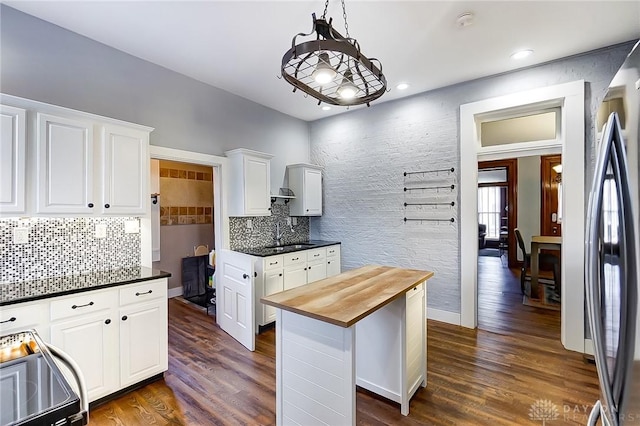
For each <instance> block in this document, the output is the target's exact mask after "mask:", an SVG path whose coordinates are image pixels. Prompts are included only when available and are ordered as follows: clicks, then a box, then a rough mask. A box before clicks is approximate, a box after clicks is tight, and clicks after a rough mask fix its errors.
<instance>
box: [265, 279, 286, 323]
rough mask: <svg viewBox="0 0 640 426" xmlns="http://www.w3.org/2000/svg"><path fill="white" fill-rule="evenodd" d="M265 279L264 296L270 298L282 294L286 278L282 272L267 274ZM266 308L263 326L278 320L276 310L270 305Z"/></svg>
mask: <svg viewBox="0 0 640 426" xmlns="http://www.w3.org/2000/svg"><path fill="white" fill-rule="evenodd" d="M264 275H265V279H264V295H265V296H269V295H271V294H275V293H280V292H281V291H282V290H284V276H283V272H282V270H279V271H269V272H266V273H265V274H264ZM263 306H264V321H263V324H269V323H270V322H274V321H275V320H276V308H274V307H273V306H269V305H263Z"/></svg>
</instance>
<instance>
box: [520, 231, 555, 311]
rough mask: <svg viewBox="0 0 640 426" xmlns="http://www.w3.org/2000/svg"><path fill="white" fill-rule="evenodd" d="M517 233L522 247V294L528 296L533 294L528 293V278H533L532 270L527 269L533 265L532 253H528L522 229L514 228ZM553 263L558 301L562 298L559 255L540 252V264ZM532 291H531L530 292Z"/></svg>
mask: <svg viewBox="0 0 640 426" xmlns="http://www.w3.org/2000/svg"><path fill="white" fill-rule="evenodd" d="M514 232H515V234H516V240H517V241H518V247H520V251H521V252H522V259H523V261H522V268H521V269H520V290H521V291H522V294H525V295H527V296H529V297H530V296H531V294H527V291H526V286H525V283H526V280H527V279H528V280H531V273H530V272H531V271H530V270H529V273H527V270H528V269H530V267H531V253H527V248H526V246H525V245H524V240H523V239H522V234H521V233H520V230H519V229H518V228H516V229H515V230H514ZM543 264H544V265H551V266H552V270H553V284H554V291H555V293H556V294H555V296H556V297H555V298H554V299H557V300H558V301H559V300H560V294H561V293H560V292H561V284H560V259H558V257H557V256H554V255H553V254H550V253H540V254H539V255H538V265H543ZM529 293H530V292H529Z"/></svg>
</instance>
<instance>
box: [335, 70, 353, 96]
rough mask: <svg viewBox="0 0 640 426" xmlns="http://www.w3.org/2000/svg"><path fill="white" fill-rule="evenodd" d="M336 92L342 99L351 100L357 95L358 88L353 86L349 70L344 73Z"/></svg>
mask: <svg viewBox="0 0 640 426" xmlns="http://www.w3.org/2000/svg"><path fill="white" fill-rule="evenodd" d="M337 91H338V95H339V96H340V97H341V98H342V99H353V98H354V97H355V96H356V93H358V88H357V87H356V85H355V84H353V74H351V71H350V70H347V71H345V73H344V78H343V79H342V83H341V84H340V87H338V90H337Z"/></svg>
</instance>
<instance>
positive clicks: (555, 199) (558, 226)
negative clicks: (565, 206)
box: [540, 155, 562, 237]
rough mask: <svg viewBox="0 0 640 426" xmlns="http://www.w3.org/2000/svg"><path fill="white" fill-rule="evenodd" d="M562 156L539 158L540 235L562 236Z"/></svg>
mask: <svg viewBox="0 0 640 426" xmlns="http://www.w3.org/2000/svg"><path fill="white" fill-rule="evenodd" d="M561 167H562V156H560V155H545V156H542V157H540V184H541V186H542V187H541V198H540V232H541V235H552V236H557V237H559V236H561V235H562V211H561V207H562V206H561V203H560V202H559V200H560V197H559V194H560V192H561V188H562V168H561Z"/></svg>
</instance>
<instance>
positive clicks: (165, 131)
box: [0, 5, 309, 193]
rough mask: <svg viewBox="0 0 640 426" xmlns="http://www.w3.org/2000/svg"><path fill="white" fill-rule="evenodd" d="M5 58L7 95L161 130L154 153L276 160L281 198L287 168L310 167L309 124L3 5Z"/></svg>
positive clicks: (2, 87) (0, 77)
mask: <svg viewBox="0 0 640 426" xmlns="http://www.w3.org/2000/svg"><path fill="white" fill-rule="evenodd" d="M0 51H1V52H2V60H1V61H0V91H1V92H2V93H7V94H11V95H15V96H20V97H23V98H28V99H34V100H37V101H41V102H46V103H50V104H54V105H61V106H64V107H68V108H72V109H76V110H81V111H86V112H91V113H94V114H99V115H103V116H107V117H112V118H117V119H120V120H125V121H129V122H133V123H138V124H143V125H147V126H151V127H155V130H154V131H153V132H152V133H151V139H150V141H151V144H152V145H157V146H163V147H171V148H177V149H183V150H188V151H195V152H201V153H205V154H213V155H223V154H224V151H226V150H229V149H233V148H250V149H254V150H257V151H262V152H267V153H269V154H273V155H274V156H275V157H274V159H273V160H272V163H271V182H272V190H273V191H274V192H275V193H277V189H278V188H279V187H280V186H282V181H283V178H284V174H285V166H286V164H293V163H299V162H308V160H309V128H308V124H307V123H306V122H304V121H302V120H299V119H296V118H292V117H290V116H288V115H285V114H282V113H280V112H278V111H275V110H272V109H270V108H267V107H264V106H261V105H258V104H256V103H254V102H252V101H249V100H247V99H244V98H241V97H238V96H236V95H233V94H231V93H229V92H225V91H223V90H220V89H217V88H215V87H211V86H209V85H206V84H204V83H201V82H199V81H196V80H193V79H191V78H188V77H185V76H183V75H181V74H178V73H176V72H173V71H170V70H168V69H166V68H162V67H160V66H157V65H154V64H152V63H150V62H147V61H144V60H142V59H138V58H136V57H133V56H131V55H129V54H126V53H124V52H122V51H119V50H116V49H113V48H111V47H108V46H106V45H104V44H101V43H98V42H96V41H94V40H91V39H89V38H86V37H84V36H81V35H79V34H76V33H73V32H71V31H68V30H65V29H63V28H61V27H58V26H56V25H53V24H50V23H48V22H45V21H42V20H40V19H37V18H34V17H32V16H30V15H27V14H24V13H22V12H19V11H17V10H15V9H12V8H10V7H7V6H5V5H0ZM221 66H225V65H223V64H222V63H221ZM274 84H275V83H274Z"/></svg>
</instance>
